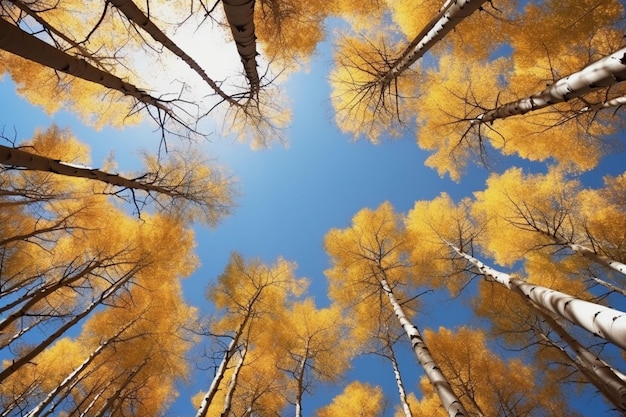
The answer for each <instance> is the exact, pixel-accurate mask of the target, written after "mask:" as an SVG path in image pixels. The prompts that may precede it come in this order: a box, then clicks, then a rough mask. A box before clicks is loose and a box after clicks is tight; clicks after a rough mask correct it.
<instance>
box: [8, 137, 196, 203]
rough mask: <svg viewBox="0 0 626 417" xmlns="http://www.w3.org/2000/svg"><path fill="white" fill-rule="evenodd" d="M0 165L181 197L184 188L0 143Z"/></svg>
mask: <svg viewBox="0 0 626 417" xmlns="http://www.w3.org/2000/svg"><path fill="white" fill-rule="evenodd" d="M0 165H5V166H11V167H17V168H24V169H26V170H31V171H42V172H52V173H54V174H59V175H65V176H67V177H76V178H86V179H89V180H95V181H100V182H103V183H105V184H108V185H111V186H114V187H122V188H124V189H132V190H141V191H145V192H148V193H149V192H155V193H159V194H164V195H168V196H171V197H183V196H184V190H179V189H177V187H176V186H162V185H155V184H152V183H149V182H144V181H142V177H139V178H135V179H131V178H125V177H122V176H120V175H117V174H109V173H108V172H104V171H101V170H99V169H97V168H89V167H86V166H82V165H75V164H70V163H66V162H62V161H59V160H57V159H52V158H48V157H45V156H40V155H37V154H33V153H30V152H26V151H23V150H21V149H18V148H10V147H7V146H3V145H0Z"/></svg>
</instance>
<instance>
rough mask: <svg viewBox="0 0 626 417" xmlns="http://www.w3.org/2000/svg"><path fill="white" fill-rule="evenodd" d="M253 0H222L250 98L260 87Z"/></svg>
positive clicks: (252, 97)
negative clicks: (247, 84)
mask: <svg viewBox="0 0 626 417" xmlns="http://www.w3.org/2000/svg"><path fill="white" fill-rule="evenodd" d="M254 2H255V0H222V5H223V6H224V14H225V15H226V19H227V20H228V24H229V25H230V30H231V32H232V34H233V39H234V41H235V44H236V45H237V52H238V53H239V56H240V57H241V63H242V64H243V69H244V71H245V74H246V78H247V80H248V83H249V84H250V98H251V99H255V98H256V97H257V96H258V94H259V90H260V88H261V80H260V78H259V73H258V71H257V62H256V57H257V55H258V53H257V50H256V35H255V33H254Z"/></svg>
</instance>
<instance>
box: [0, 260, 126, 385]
mask: <svg viewBox="0 0 626 417" xmlns="http://www.w3.org/2000/svg"><path fill="white" fill-rule="evenodd" d="M133 272H134V271H133ZM133 276H134V274H133V273H131V272H129V273H128V274H126V275H124V276H123V277H122V278H120V279H118V280H117V281H116V282H115V283H114V284H113V285H111V286H110V287H109V288H107V289H106V290H105V291H103V292H102V294H100V297H98V298H97V299H96V300H95V301H93V302H91V303H90V304H89V305H88V306H87V307H86V308H85V309H84V310H83V311H82V312H80V313H79V314H76V315H75V316H74V317H72V319H71V320H69V321H67V322H66V323H64V324H63V325H62V326H61V327H59V328H58V329H57V330H56V331H55V332H54V333H52V334H51V335H49V336H48V337H47V338H46V339H44V340H43V341H41V342H40V343H39V344H38V345H37V346H35V347H34V348H32V349H31V350H29V351H28V352H27V353H26V354H24V355H23V356H21V357H19V358H17V359H15V360H13V361H12V363H11V364H10V365H9V366H7V367H6V368H4V369H3V370H2V371H1V372H0V381H4V380H5V379H6V378H8V377H9V376H11V375H12V374H13V373H15V372H16V371H17V370H18V369H20V368H21V367H22V366H24V365H26V364H27V363H29V362H30V361H31V360H32V359H33V358H35V357H36V356H37V355H39V354H40V353H41V352H43V350H44V349H45V348H47V347H48V346H50V345H51V344H52V343H53V342H54V341H56V340H57V339H58V338H59V337H61V336H62V335H63V334H64V333H65V332H66V331H67V330H69V329H70V328H72V327H73V326H74V325H75V324H77V323H78V322H79V321H81V320H82V319H83V318H85V317H86V316H87V315H89V313H91V312H92V311H93V310H94V309H95V308H96V307H98V306H99V305H100V304H102V303H103V302H104V301H106V300H107V299H108V298H109V297H111V296H113V295H114V294H115V293H116V292H117V291H118V290H119V289H120V288H122V287H123V286H124V285H125V284H126V283H127V282H129V281H130V280H131V279H132V277H133Z"/></svg>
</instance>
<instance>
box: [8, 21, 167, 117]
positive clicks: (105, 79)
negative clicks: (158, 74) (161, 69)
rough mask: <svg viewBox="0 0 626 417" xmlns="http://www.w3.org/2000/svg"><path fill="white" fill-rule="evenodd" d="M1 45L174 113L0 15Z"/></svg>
mask: <svg viewBox="0 0 626 417" xmlns="http://www.w3.org/2000/svg"><path fill="white" fill-rule="evenodd" d="M0 49H2V50H5V51H7V52H10V53H12V54H15V55H18V56H21V57H22V58H25V59H28V60H30V61H33V62H36V63H38V64H40V65H43V66H45V67H48V68H51V69H53V70H56V71H60V72H64V73H66V74H69V75H72V76H74V77H77V78H80V79H83V80H85V81H90V82H93V83H96V84H99V85H101V86H103V87H106V88H109V89H112V90H116V91H119V92H120V93H122V94H124V95H126V96H131V97H133V98H135V99H136V100H138V101H140V102H142V103H144V104H146V105H147V106H152V107H155V108H157V109H159V110H162V111H163V112H165V113H166V114H168V115H170V116H172V117H173V113H172V110H171V109H170V108H169V107H167V106H166V105H165V104H164V103H163V102H162V101H161V100H159V99H157V98H155V97H152V96H151V95H150V94H148V93H146V92H145V91H144V90H140V89H139V88H137V87H136V86H135V85H133V84H131V83H128V82H126V81H123V80H122V79H121V78H119V77H117V76H115V75H113V74H111V73H108V72H106V71H103V70H101V69H99V68H96V67H94V66H93V65H91V64H90V63H88V62H87V61H85V60H83V59H80V58H76V57H74V56H72V55H69V54H67V53H65V52H63V51H60V50H58V49H56V48H55V47H54V46H52V45H50V44H48V43H46V42H44V41H42V40H40V39H38V38H37V37H36V36H34V35H30V34H28V33H26V32H24V31H23V30H21V29H20V28H18V27H17V26H15V25H13V24H11V23H9V22H7V21H6V20H4V19H2V18H0Z"/></svg>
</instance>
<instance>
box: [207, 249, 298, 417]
mask: <svg viewBox="0 0 626 417" xmlns="http://www.w3.org/2000/svg"><path fill="white" fill-rule="evenodd" d="M294 268H295V266H294V265H293V264H291V263H289V262H287V261H285V260H283V259H279V260H278V261H277V262H276V264H275V265H272V266H267V265H264V264H263V263H262V262H261V261H259V260H251V261H249V262H246V261H245V260H244V259H243V257H242V256H241V255H239V254H237V253H233V255H232V256H231V259H230V261H229V263H228V265H227V266H226V269H225V271H224V273H223V274H222V275H220V277H219V278H218V282H217V284H216V285H215V286H211V287H210V288H209V290H208V292H207V296H208V298H209V299H210V300H211V301H212V302H213V303H214V304H215V306H216V307H217V308H218V309H220V310H224V312H225V314H224V316H223V317H222V318H221V319H219V320H218V321H217V322H216V323H215V324H214V325H213V326H212V329H211V333H213V334H216V335H225V336H227V337H228V338H230V342H229V343H228V345H227V346H226V348H225V349H224V351H223V352H222V355H221V360H220V363H219V365H218V366H217V369H216V371H215V377H214V378H213V381H212V382H211V385H210V387H209V389H208V390H207V391H206V393H205V395H204V397H203V398H202V400H201V402H200V406H199V408H198V412H197V414H196V415H197V416H198V417H200V416H202V417H204V416H206V415H207V413H208V410H209V407H210V406H211V404H212V401H213V399H214V398H215V396H216V394H217V391H218V389H220V386H221V383H222V380H223V379H224V376H225V374H226V370H227V368H228V367H229V366H230V362H231V360H232V358H233V357H234V356H235V354H236V352H238V351H239V350H240V346H241V344H242V343H245V345H248V344H249V343H250V342H251V341H244V340H243V338H244V337H245V335H247V334H249V332H250V331H251V330H250V328H251V326H253V325H256V324H255V323H254V322H255V321H259V320H262V319H264V318H266V316H269V315H271V314H272V312H274V311H275V310H276V309H277V308H280V307H281V306H284V305H285V303H286V301H287V299H288V298H289V297H290V296H293V295H297V294H299V293H300V292H301V291H303V290H304V286H305V285H306V283H305V281H304V280H302V279H297V278H296V277H295V276H294Z"/></svg>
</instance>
